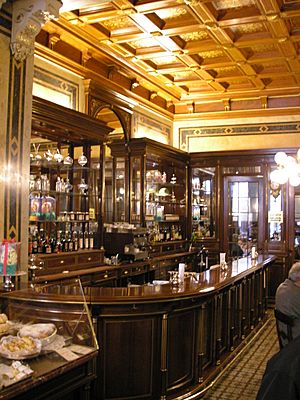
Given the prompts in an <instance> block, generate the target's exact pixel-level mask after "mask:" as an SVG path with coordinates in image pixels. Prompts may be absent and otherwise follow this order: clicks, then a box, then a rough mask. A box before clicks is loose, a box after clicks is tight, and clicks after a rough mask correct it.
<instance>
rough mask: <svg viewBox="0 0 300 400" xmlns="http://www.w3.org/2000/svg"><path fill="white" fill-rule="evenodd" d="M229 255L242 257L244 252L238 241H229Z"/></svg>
mask: <svg viewBox="0 0 300 400" xmlns="http://www.w3.org/2000/svg"><path fill="white" fill-rule="evenodd" d="M230 255H231V256H232V257H243V255H244V252H243V249H242V248H241V246H239V244H238V243H231V244H230Z"/></svg>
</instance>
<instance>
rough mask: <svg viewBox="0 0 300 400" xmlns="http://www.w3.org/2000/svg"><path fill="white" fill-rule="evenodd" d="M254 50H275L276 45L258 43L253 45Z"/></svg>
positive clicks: (257, 51) (260, 51)
mask: <svg viewBox="0 0 300 400" xmlns="http://www.w3.org/2000/svg"><path fill="white" fill-rule="evenodd" d="M252 50H253V51H254V52H255V53H266V52H268V51H274V50H275V47H274V46H273V45H272V44H257V45H254V46H252Z"/></svg>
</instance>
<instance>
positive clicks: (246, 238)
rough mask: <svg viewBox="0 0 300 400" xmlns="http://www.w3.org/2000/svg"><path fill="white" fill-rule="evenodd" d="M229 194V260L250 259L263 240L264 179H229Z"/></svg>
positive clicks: (226, 215)
mask: <svg viewBox="0 0 300 400" xmlns="http://www.w3.org/2000/svg"><path fill="white" fill-rule="evenodd" d="M225 193H226V195H227V198H226V199H225V209H224V221H225V223H224V247H225V249H224V251H226V253H227V254H228V258H236V257H245V256H248V255H250V253H251V248H252V246H255V247H256V249H258V248H260V247H261V246H260V243H261V241H262V238H263V231H262V226H261V225H262V224H261V222H262V221H261V220H260V215H263V213H262V211H263V201H262V194H263V193H262V178H256V177H227V178H225Z"/></svg>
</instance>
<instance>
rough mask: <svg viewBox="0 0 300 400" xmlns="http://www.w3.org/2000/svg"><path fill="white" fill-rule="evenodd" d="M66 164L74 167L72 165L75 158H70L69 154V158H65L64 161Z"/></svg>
mask: <svg viewBox="0 0 300 400" xmlns="http://www.w3.org/2000/svg"><path fill="white" fill-rule="evenodd" d="M64 164H65V165H72V164H73V158H72V157H70V155H69V154H68V155H67V157H65V159H64Z"/></svg>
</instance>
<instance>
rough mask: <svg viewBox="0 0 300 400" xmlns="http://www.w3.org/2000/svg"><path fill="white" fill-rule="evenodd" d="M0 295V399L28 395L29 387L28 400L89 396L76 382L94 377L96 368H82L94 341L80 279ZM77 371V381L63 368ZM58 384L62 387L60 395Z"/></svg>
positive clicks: (93, 351) (95, 345)
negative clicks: (84, 371)
mask: <svg viewBox="0 0 300 400" xmlns="http://www.w3.org/2000/svg"><path fill="white" fill-rule="evenodd" d="M1 297H2V299H1V303H2V304H1V312H2V314H0V317H1V318H0V329H1V334H0V335H1V338H0V397H1V398H3V399H9V398H17V399H19V398H22V399H23V398H24V399H27V398H30V397H28V396H30V393H31V391H32V390H34V391H35V396H36V397H35V396H33V397H31V398H37V397H38V398H41V399H44V398H45V399H46V398H47V399H52V398H54V393H55V398H59V399H60V398H63V394H64V396H66V395H67V396H68V394H67V393H69V394H71V393H73V394H74V398H75V396H77V397H76V398H78V399H83V398H84V399H87V398H89V397H87V391H86V388H85V389H84V388H82V387H81V386H82V385H84V384H85V383H87V382H88V381H91V380H92V379H93V377H94V378H95V371H94V372H93V373H92V370H88V369H87V370H86V373H87V374H88V373H89V374H90V377H89V378H88V376H86V377H85V376H84V373H83V370H82V369H81V368H82V365H83V364H85V363H87V362H89V361H90V360H92V359H94V358H95V357H96V356H97V350H98V343H97V339H96V335H95V331H94V327H93V324H92V320H91V315H90V312H89V309H88V305H87V302H86V298H85V295H84V292H83V288H82V286H81V282H80V280H78V279H76V280H73V281H69V282H68V285H64V286H60V285H48V286H47V285H43V286H38V285H36V286H34V287H32V288H30V289H27V288H26V289H22V290H18V291H15V292H11V293H6V294H2V295H1ZM90 367H91V366H90ZM77 369H78V373H79V374H80V375H81V376H79V375H78V376H77V378H75V379H77V382H75V381H74V380H73V381H72V380H70V381H68V379H70V377H69V375H68V371H71V370H73V372H72V374H73V379H74V377H75V376H76V371H77ZM56 379H57V380H56ZM86 379H87V380H86ZM62 380H65V381H64V382H63V383H62ZM49 382H52V384H50V383H49ZM62 384H63V385H67V389H66V387H65V388H64V390H62V397H60V395H58V393H59V391H60V388H61V386H62ZM47 390H48V391H49V392H48V393H47ZM84 392H85V393H84ZM10 396H12V397H10ZM22 396H23V397H22ZM84 396H85V397H84ZM69 398H70V399H71V398H72V399H73V397H71V395H70V397H68V399H69Z"/></svg>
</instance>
